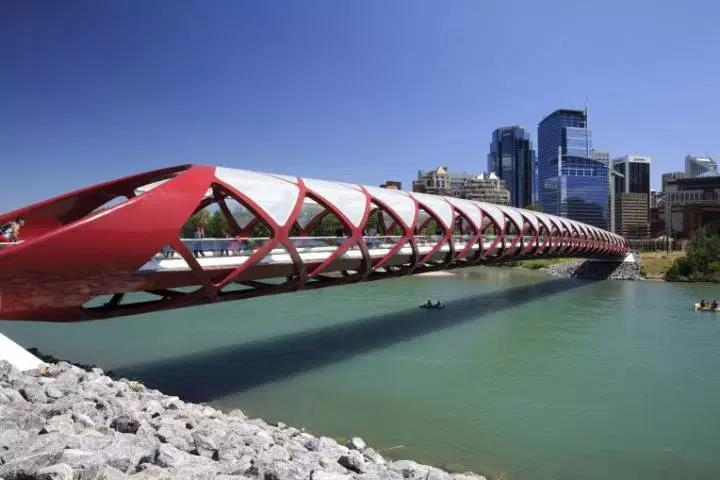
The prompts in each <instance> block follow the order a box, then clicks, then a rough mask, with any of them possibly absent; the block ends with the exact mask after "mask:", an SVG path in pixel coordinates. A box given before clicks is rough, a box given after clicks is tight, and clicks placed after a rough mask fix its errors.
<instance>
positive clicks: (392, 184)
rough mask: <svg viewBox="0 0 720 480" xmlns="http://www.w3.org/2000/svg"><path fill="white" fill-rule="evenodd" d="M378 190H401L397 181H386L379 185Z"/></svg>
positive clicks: (400, 185) (400, 184)
mask: <svg viewBox="0 0 720 480" xmlns="http://www.w3.org/2000/svg"><path fill="white" fill-rule="evenodd" d="M380 188H385V189H388V190H402V182H398V181H397V180H388V181H386V182H385V183H383V184H382V185H380Z"/></svg>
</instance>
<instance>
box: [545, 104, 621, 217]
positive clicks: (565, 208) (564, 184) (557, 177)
mask: <svg viewBox="0 0 720 480" xmlns="http://www.w3.org/2000/svg"><path fill="white" fill-rule="evenodd" d="M559 155H560V162H558V156H559ZM537 171H538V200H539V201H540V206H541V208H542V210H543V211H544V212H547V213H550V214H552V215H560V216H563V217H567V218H571V219H573V220H577V221H579V222H585V223H589V224H591V225H594V226H596V227H599V228H607V205H608V193H609V192H608V161H607V159H606V158H605V157H601V156H594V155H593V153H592V137H591V133H590V130H589V129H588V128H587V116H586V114H585V112H584V111H582V110H564V109H563V110H556V111H555V112H553V113H551V114H550V115H548V116H547V117H545V118H544V119H543V120H542V121H541V122H540V124H539V125H538V162H537Z"/></svg>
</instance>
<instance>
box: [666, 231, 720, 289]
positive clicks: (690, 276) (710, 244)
mask: <svg viewBox="0 0 720 480" xmlns="http://www.w3.org/2000/svg"><path fill="white" fill-rule="evenodd" d="M665 279H666V280H674V281H691V282H720V236H718V235H710V234H708V232H707V230H705V229H704V228H700V229H698V230H697V231H695V234H694V235H693V237H692V238H691V239H690V242H689V243H688V247H687V254H686V255H685V257H682V258H678V259H677V260H675V262H674V263H673V265H672V266H671V267H670V269H669V270H668V271H667V273H666V274H665Z"/></svg>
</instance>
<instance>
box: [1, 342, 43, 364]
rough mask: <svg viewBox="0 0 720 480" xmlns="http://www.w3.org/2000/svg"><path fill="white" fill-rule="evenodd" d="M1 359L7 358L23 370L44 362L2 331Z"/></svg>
mask: <svg viewBox="0 0 720 480" xmlns="http://www.w3.org/2000/svg"><path fill="white" fill-rule="evenodd" d="M0 360H6V361H7V362H9V363H10V364H11V365H13V366H14V367H15V368H17V369H18V370H20V371H21V372H24V371H27V370H32V369H34V368H38V367H39V366H40V365H42V364H43V363H44V362H43V361H42V360H40V359H39V358H37V357H36V356H35V355H33V354H32V353H30V352H28V351H27V350H25V349H24V348H23V347H21V346H20V345H18V344H17V343H15V342H13V341H12V340H10V339H9V338H8V337H6V336H5V335H3V334H2V333H0Z"/></svg>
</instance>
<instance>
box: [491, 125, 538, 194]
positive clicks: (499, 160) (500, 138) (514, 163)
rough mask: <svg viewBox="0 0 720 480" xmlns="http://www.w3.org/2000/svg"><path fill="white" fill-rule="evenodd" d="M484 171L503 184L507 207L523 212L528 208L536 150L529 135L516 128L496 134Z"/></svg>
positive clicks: (494, 134) (505, 128)
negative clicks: (508, 198)
mask: <svg viewBox="0 0 720 480" xmlns="http://www.w3.org/2000/svg"><path fill="white" fill-rule="evenodd" d="M487 170H488V172H495V174H496V175H497V176H498V177H499V178H500V179H502V180H505V184H506V186H507V189H508V190H510V205H512V206H514V207H520V208H522V207H525V206H527V205H529V204H531V203H532V201H533V183H534V180H533V174H534V171H535V150H533V145H532V140H530V134H529V133H528V132H526V131H525V129H524V128H522V127H519V126H513V127H501V128H498V129H497V130H495V131H494V132H493V133H492V140H491V142H490V153H489V154H488V158H487Z"/></svg>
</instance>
